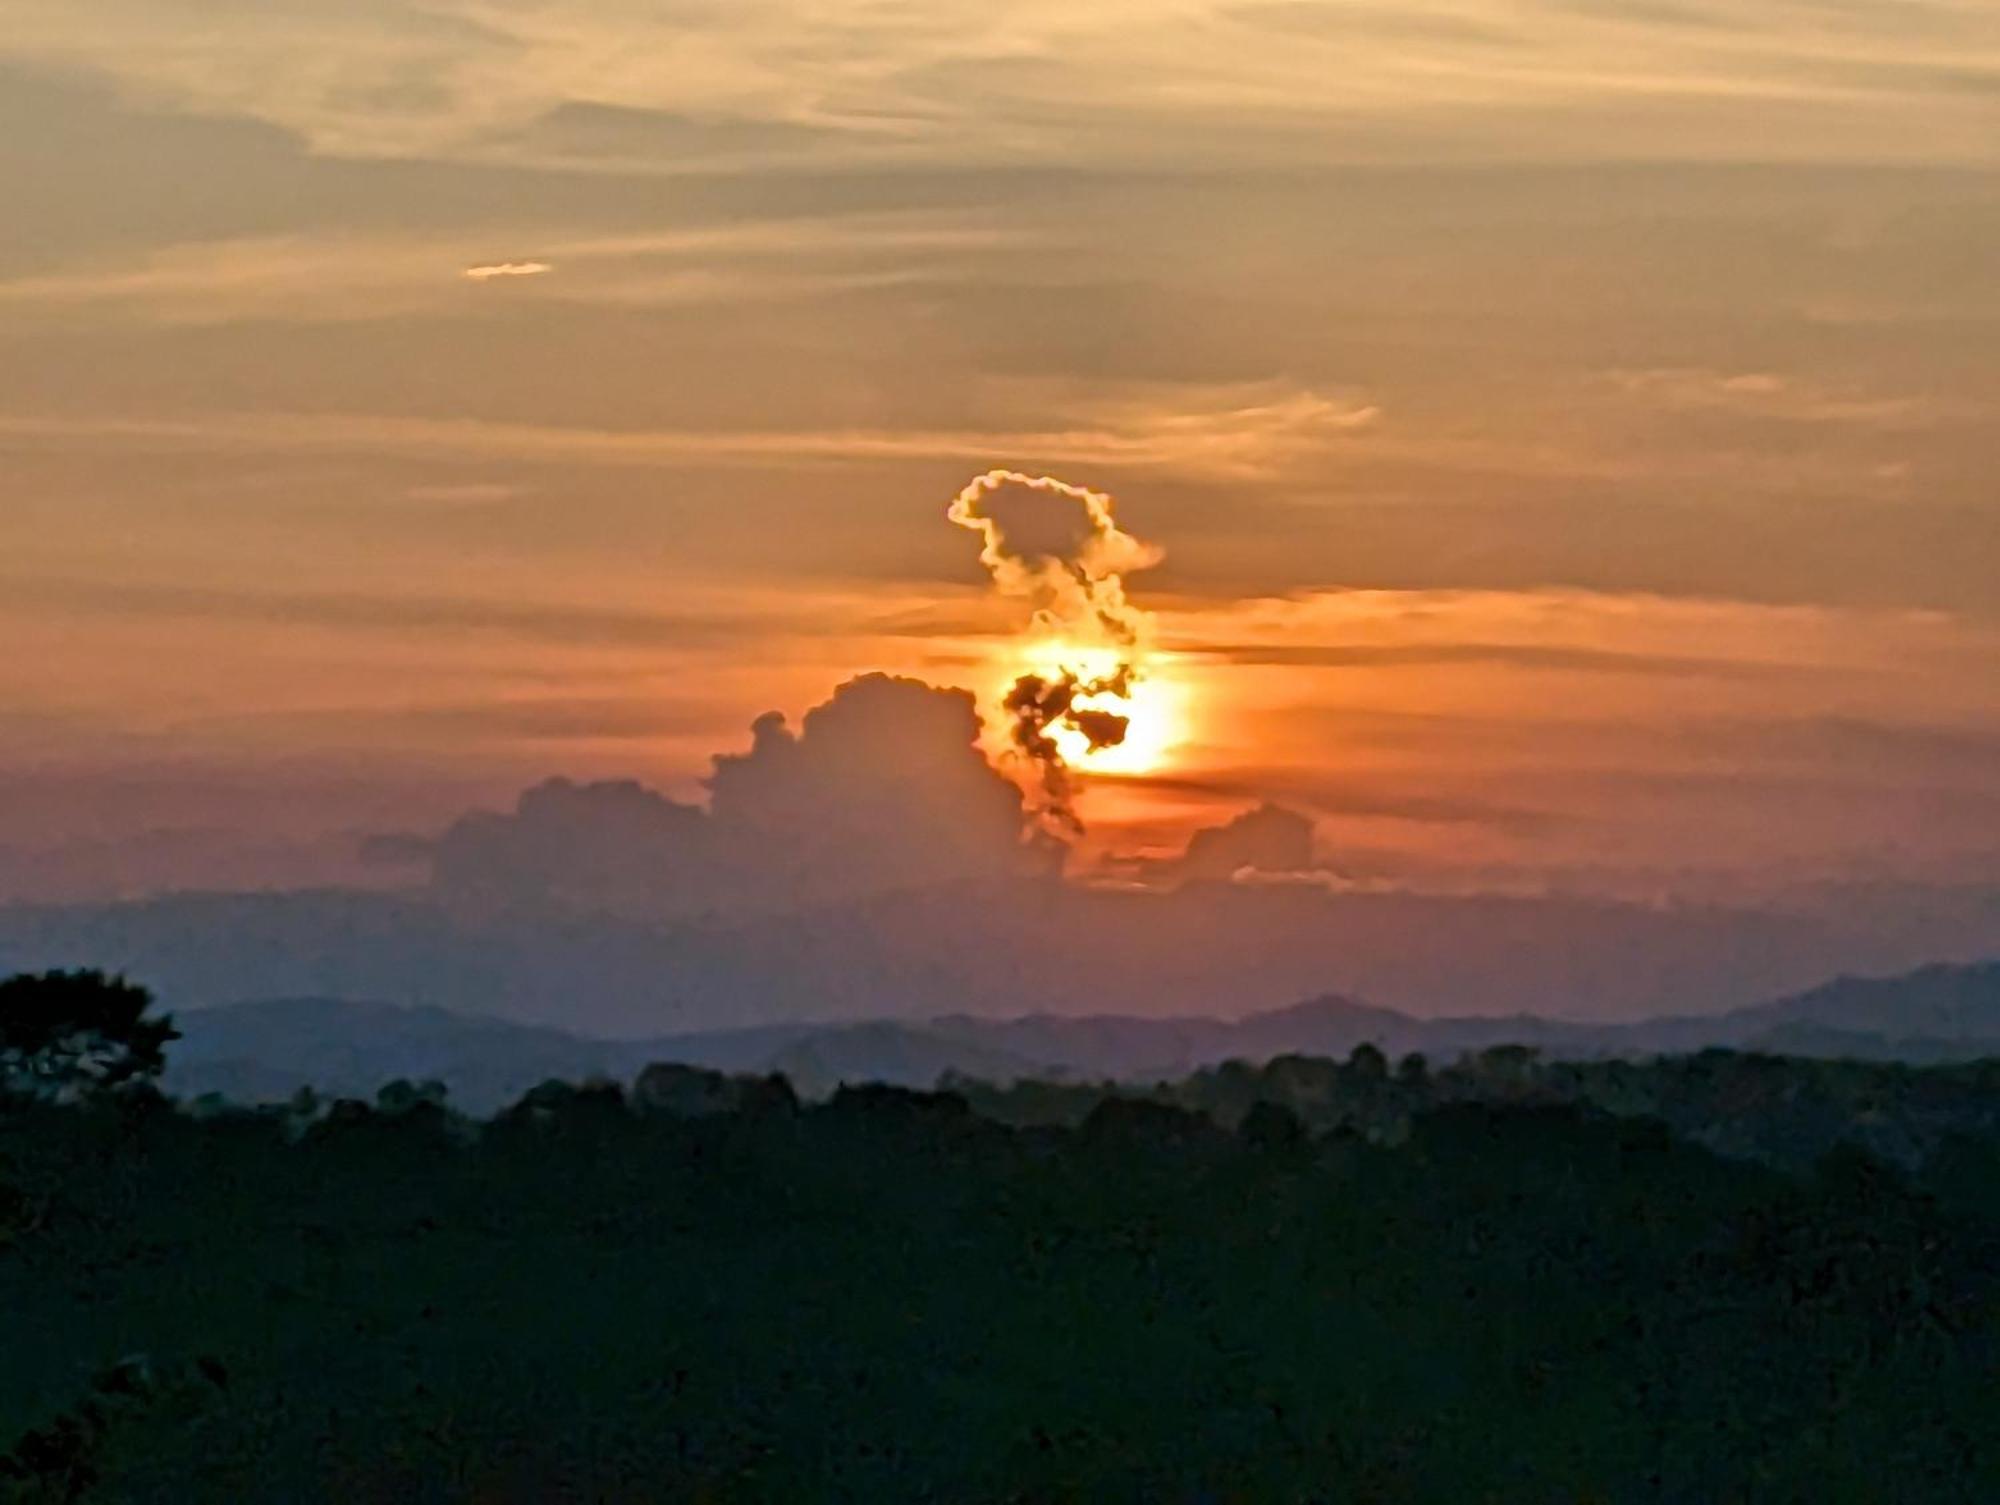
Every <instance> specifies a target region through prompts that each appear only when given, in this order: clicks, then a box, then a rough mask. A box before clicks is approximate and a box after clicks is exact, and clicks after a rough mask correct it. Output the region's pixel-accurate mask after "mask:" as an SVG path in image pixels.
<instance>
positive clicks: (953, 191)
mask: <svg viewBox="0 0 2000 1505" xmlns="http://www.w3.org/2000/svg"><path fill="white" fill-rule="evenodd" d="M0 204H4V205H5V206H6V207H5V210H4V212H0V633H4V641H5V643H6V645H7V648H8V651H7V652H6V653H5V654H4V655H0V898H51V897H55V898H70V897H75V898H86V897H108V896H114V895H120V894H135V893H143V892H149V891H155V890H162V889H169V888H190V887H193V888H203V887H261V886H296V885H309V884H320V883H331V882H371V883H374V882H392V881H394V880H395V874H394V872H393V871H387V872H384V871H382V870H381V869H380V868H379V867H377V866H373V865H371V864H370V863H368V862H366V861H364V851H365V850H366V849H367V847H368V845H369V843H368V842H367V838H369V837H379V836H383V835H394V834H396V833H432V832H436V831H437V830H440V829H442V828H443V827H445V826H446V825H448V824H449V823H450V822H451V821H452V820H453V819H454V818H456V817H457V816H458V815H460V814H461V813H462V812H464V811H465V810H467V809H468V808H471V807H476V806H483V805H484V806H498V805H502V804H505V803H509V802H511V800H512V799H513V797H514V795H515V794H516V793H517V792H518V791H519V790H520V789H521V788H523V787H524V786H526V785H528V784H531V783H534V782H535V781H537V780H540V779H542V778H544V777H546V776H549V775H554V774H563V775H568V776H571V777H576V778H612V777H629V778H637V779H640V780H643V781H644V782H646V783H648V784H650V785H653V786H655V787H657V788H659V789H661V790H663V791H665V792H667V793H669V794H672V795H675V796H676V797H679V798H696V797H698V796H699V794H700V791H701V783H700V781H701V779H702V777H703V775H704V774H706V773H707V771H708V769H709V759H710V757H711V755H713V754H715V753H718V752H728V751H733V750H740V749H741V748H743V747H745V746H747V745H748V743H749V737H750V731H749V728H750V725H751V723H752V721H753V720H754V719H755V718H756V717H758V716H759V715H761V714H763V713H764V712H767V711H771V710H779V711H783V712H785V713H786V714H787V716H788V717H790V718H791V719H792V720H793V722H794V723H796V721H797V718H798V717H799V715H800V714H801V713H803V712H804V711H806V710H807V709H808V708H810V707H812V706H814V705H816V704H819V703H821V702H823V701H825V700H826V699H827V697H828V695H829V694H830V693H831V692H832V690H833V689H834V687H835V686H836V685H838V684H839V683H841V682H842V681H844V680H847V679H849V678H850V677H852V676H854V675H856V674H858V673H862V672H865V671H870V670H887V671H892V672H895V673H899V674H907V675H912V676H916V677H919V678H922V679H924V680H927V681H929V682H931V683H934V684H940V685H962V686H965V687H967V688H969V689H972V690H974V691H976V692H977V693H978V694H979V695H980V696H981V697H982V698H983V699H984V700H985V701H986V703H987V704H988V705H989V707H990V705H991V703H992V701H993V698H994V697H995V696H997V695H998V694H999V693H1000V692H1001V691H1002V690H1003V689H1004V688H1005V686H1006V684H1007V683H1008V682H1009V680H1010V679H1011V677H1012V676H1013V675H1014V674H1016V673H1018V672H1020V671H1021V670H1022V669H1023V668H1027V667H1034V666H1035V665H1034V663H1033V662H1032V661H1033V659H1034V650H1035V643H1034V642H1033V639H1032V629H1031V628H1030V626H1029V624H1028V622H1027V617H1026V612H1025V610H1024V608H1023V605H1022V603H1021V602H1020V601H1018V600H1014V599H1010V598H1008V597H1007V596H1005V595H1004V594H1003V593H1000V592H997V591H996V590H995V589H994V586H993V582H992V581H991V580H990V579H989V577H988V574H987V572H986V571H985V570H984V569H982V567H981V564H980V560H979V551H978V540H977V539H975V538H973V537H972V536H970V535H969V534H968V532H967V531H965V530H964V529H962V528H956V527H953V526H952V524H951V523H950V521H949V520H948V519H947V517H946V515H945V509H946V506H947V504H948V503H949V502H950V500H951V498H952V497H953V495H954V494H955V493H957V492H958V491H959V489H960V488H961V487H962V486H964V485H965V484H966V483H967V481H968V480H969V479H970V478H971V477H972V476H974V475H976V474H978V473H980V472H983V471H986V470H988V469H989V468H992V467H1008V468H1012V469H1018V470H1021V471H1024V472H1027V473H1030V474H1043V473H1047V474H1050V475H1053V476H1057V477H1060V478H1062V479H1063V480H1065V481H1067V482H1069V483H1072V484H1074V485H1077V486H1085V487H1090V488H1094V489H1096V490H1099V491H1102V492H1106V493H1109V494H1111V495H1112V496H1114V497H1115V498H1116V507H1117V518H1118V522H1119V523H1120V525H1122V527H1123V528H1125V529H1126V530H1129V532H1130V533H1131V534H1132V535H1134V536H1136V538H1138V539H1140V540H1143V541H1145V542H1146V543H1147V544H1149V545H1152V546H1154V547H1156V548H1157V550H1158V551H1159V556H1160V557H1159V562H1158V563H1157V564H1155V565H1153V566H1151V567H1150V568H1144V569H1137V570H1133V571H1131V572H1130V573H1129V574H1128V575H1127V576H1126V580H1125V585H1126V589H1127V590H1128V592H1129V594H1130V597H1131V600H1132V602H1133V604H1134V606H1135V608H1136V609H1139V610H1141V611H1143V612H1144V613H1146V614H1147V619H1148V623H1149V626H1148V629H1147V630H1148V633H1149V634H1150V641H1149V655H1150V658H1149V667H1148V670H1147V678H1148V682H1147V685H1146V686H1145V687H1144V692H1145V693H1146V694H1147V695H1148V696H1151V697H1153V699H1152V700H1150V701H1149V702H1148V703H1149V704H1150V705H1152V706H1153V707H1154V710H1153V712H1152V713H1151V714H1154V715H1155V716H1156V717H1157V718H1159V722H1160V725H1159V726H1157V727H1155V728H1153V730H1152V731H1150V732H1149V733H1148V735H1149V737H1150V738H1151V741H1150V742H1149V744H1148V748H1149V750H1148V752H1147V753H1146V755H1145V756H1144V757H1140V758H1128V759H1126V760H1125V761H1124V763H1123V764H1122V765H1121V764H1117V763H1116V761H1115V760H1113V763H1114V766H1113V767H1112V768H1110V769H1108V770H1106V771H1101V772H1098V773H1094V774H1093V773H1091V772H1090V771H1089V768H1090V764H1089V760H1087V759H1086V760H1083V762H1084V770H1085V771H1084V777H1083V781H1082V785H1081V794H1080V797H1079V809H1080V813H1081V815H1082V817H1083V819H1084V822H1085V824H1086V826H1087V828H1088V836H1087V838H1086V845H1085V848H1084V851H1083V854H1082V856H1081V857H1080V858H1079V862H1080V864H1081V865H1082V866H1083V867H1084V868H1088V867H1089V866H1090V865H1092V864H1101V863H1102V862H1104V861H1105V860H1107V859H1108V858H1110V857H1113V856H1116V855H1119V854H1124V855H1133V854H1140V855H1158V854H1160V853H1163V852H1168V851H1172V850H1174V849H1176V848H1178V847H1179V846H1180V845H1181V843H1182V842H1183V841H1184V840H1185V838H1186V836H1187V834H1188V832H1189V831H1190V830H1191V829H1193V828H1195V827H1198V826H1202V825H1210V824H1214V823H1216V822H1219V821H1221V820H1224V819H1227V818H1228V817H1230V816H1232V815H1234V814H1236V813H1237V812H1239V811H1242V810H1244V809H1246V808H1248V807H1250V806H1253V805H1255V804H1257V803H1258V802H1260V801H1262V800H1265V799H1271V800H1276V801H1278V802H1281V803H1283V804H1286V805H1288V806H1291V807H1293V808H1295V809H1298V810H1301V811H1303V812H1306V813H1308V814H1309V815H1311V816H1312V817H1313V818H1314V819H1315V820H1316V821H1317V823H1318V829H1317V840H1318V844H1319V850H1320V852H1321V854H1322V858H1323V864H1324V868H1325V871H1326V873H1327V875H1328V880H1329V882H1337V883H1343V884H1352V885H1355V886H1357V887H1363V888H1365V887H1369V886H1373V885H1382V886H1396V885H1401V886H1409V887H1415V888H1419V889H1422V888H1435V889H1438V890H1440V891H1450V892H1461V891H1486V890H1489V889H1491V890H1495V891H1500V892H1521V891H1539V890H1542V889H1545V888H1549V887H1555V888H1566V889H1568V888H1573V889H1577V890H1582V891H1588V892H1603V893H1610V894H1618V895H1622V896H1628V897H1648V896H1653V895H1657V894H1666V893H1672V894H1685V893H1699V894H1709V895H1714V896H1718V897H1734V896H1741V895H1753V894H1765V893H1769V892H1773V891H1778V890H1783V889H1787V888H1791V887H1796V886H1801V885H1811V884H1815V883H1824V882H1830V881H1851V880H1867V881H1895V882H1906V883H1925V882H1940V883H1954V884H1973V885H1980V884H1986V885H2000V778H1996V773H1995V771H1996V769H2000V275H1996V267H2000V8H1996V7H1994V6H1991V5H1982V4H1974V3H1967V0H1758V3H1755V4H1750V5H1745V4H1743V3H1740V0H1730V3H1724V0H1659V3H1654V0H1645V3H1641V0H1414V3H1397V4H1386V3H1384V4H1376V3H1370V0H1359V3H1331V0H1328V3H1321V0H1251V3H1238V4H1223V3H1211V0H1101V3H1096V4H1090V5H1076V4H1056V3H1052V0H1025V3H1016V4H1011V5H977V6H975V5H971V4H965V3H960V0H928V3H923V4H912V3H904V0H851V3H848V4H845V5H839V6H809V5H803V4H798V3H796V0H712V3H711V0H667V3H647V4H639V3H636V0H437V3H421V0H420V3H408V0H397V3H387V0H99V3H96V4H93V5H90V6H79V5H77V4H75V3H74V0H0ZM1031 501H1032V499H1031V498H1023V497H1014V498H1012V499H1011V500H1010V502H1009V505H1012V506H1016V507H1019V506H1023V505H1028V504H1029V503H1030V502H1031ZM993 747H994V751H995V753H996V755H998V754H999V753H1000V750H1001V748H1000V743H999V742H998V741H995V742H994V743H993ZM1121 769H1122V771H1120V770H1121ZM375 845H376V846H377V847H378V848H379V846H380V843H376V844H375Z"/></svg>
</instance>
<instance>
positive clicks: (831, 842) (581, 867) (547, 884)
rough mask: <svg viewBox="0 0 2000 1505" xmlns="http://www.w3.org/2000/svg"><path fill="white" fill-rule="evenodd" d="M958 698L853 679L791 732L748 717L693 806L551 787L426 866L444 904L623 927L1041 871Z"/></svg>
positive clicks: (1016, 798)
mask: <svg viewBox="0 0 2000 1505" xmlns="http://www.w3.org/2000/svg"><path fill="white" fill-rule="evenodd" d="M979 730H980V727H979V717H978V712H977V711H976V709H975V708H974V704H973V699H972V696H971V695H970V694H969V693H967V692H965V691H963V690H948V689H939V688H936V687H934V686H931V685H927V684H924V683H922V682H920V681H918V680H913V679H899V678H894V677H891V676H889V675H884V674H869V675H863V676H861V677H860V678H857V679H853V680H849V681H848V682H847V683H846V684H844V685H842V686H840V688H839V689H838V690H836V691H835V692H834V694H833V697H832V698H831V699H830V700H828V701H827V702H826V703H825V704H823V705H820V706H816V707H814V708H813V709H812V710H810V711H808V712H807V713H806V715H805V717H804V719H803V720H802V722H801V723H800V725H799V727H798V729H797V730H796V731H794V730H793V729H792V728H791V727H790V726H789V725H787V723H786V721H785V718H784V717H783V716H782V715H780V714H778V713H777V712H775V711H774V712H771V713H770V714H768V715H765V716H762V717H759V718H758V720H757V721H756V723H755V724H754V726H753V727H752V729H751V743H750V747H749V749H748V750H747V751H745V752H740V753H725V754H722V755H720V756H718V757H717V758H716V759H715V764H714V771H713V773H712V774H711V775H710V777H709V780H708V790H709V802H708V805H707V807H706V808H704V807H702V806H699V805H693V804H684V803H680V802H678V801H675V800H671V799H668V798H667V797H665V796H664V795H661V794H659V793H657V792H655V791H653V790H650V789H647V788H645V787H643V786H642V785H639V784H637V783H632V782H616V783H596V784H577V783H573V782H571V781H569V780H566V779H555V780H551V781H549V782H547V783H544V784H541V785H539V786H537V787H536V788H533V789H530V790H529V791H527V792H526V793H525V794H523V795H522V796H521V798H520V800H519V802H518V803H517V804H516V806H515V808H514V809H513V810H512V811H510V812H507V813H504V814H496V813H481V814H474V815H468V816H466V817H465V818H463V819H461V820H460V821H458V822H457V823H456V824H454V825H453V826H452V827H451V829H450V830H448V831H447V832H446V833H445V834H444V836H443V837H442V838H440V840H439V841H438V842H437V844H436V846H435V849H434V852H433V859H432V860H433V872H434V879H435V882H436V885H437V887H438V889H439V890H440V892H441V893H442V894H443V895H445V896H446V897H448V898H450V899H453V900H457V901H461V902H469V903H475V904H480V905H483V906H489V907H490V906H494V905H500V906H514V905H526V906H531V907H549V906H555V907H569V908H576V909H580V910H587V911H592V912H600V913H612V914H622V915H626V916H628V917H631V918H635V919H657V918H683V919H685V918H700V917H727V916H735V915H744V914H756V913H769V912H776V911H783V910H787V909H794V908H799V907H806V906H815V905H826V904H833V903H839V902H842V901H845V900H849V899H857V898H861V897H864V896H867V895H870V894H878V893H883V892H889V891H894V890H899V889H914V888H936V887H939V886H943V885H950V884H958V883H966V882H982V881H990V880H993V879H1000V878H1010V877H1018V876H1023V875H1028V874H1033V873H1036V872H1040V871H1046V870H1047V869H1048V868H1049V866H1050V864H1051V862H1052V860H1053V857H1054V856H1055V855H1056V854H1055V853H1054V852H1053V851H1052V850H1051V849H1050V848H1049V847H1047V846H1046V845H1045V844H1042V843H1040V842H1037V841H1036V840H1035V839H1034V838H1033V837H1032V834H1031V832H1030V828H1029V823H1028V821H1027V817H1026V812H1025V810H1024V808H1023V801H1022V797H1021V793H1020V791H1019V790H1018V789H1017V788H1016V787H1015V786H1014V785H1013V784H1012V783H1010V782H1009V781H1008V780H1007V779H1006V778H1004V777H1003V776H1002V775H1001V774H1000V773H999V772H997V771H996V770H995V769H994V768H993V767H992V766H991V765H990V764H989V763H988V762H987V760H986V758H985V756H984V754H982V753H981V752H980V751H979V748H978V746H977V740H978V736H979Z"/></svg>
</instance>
